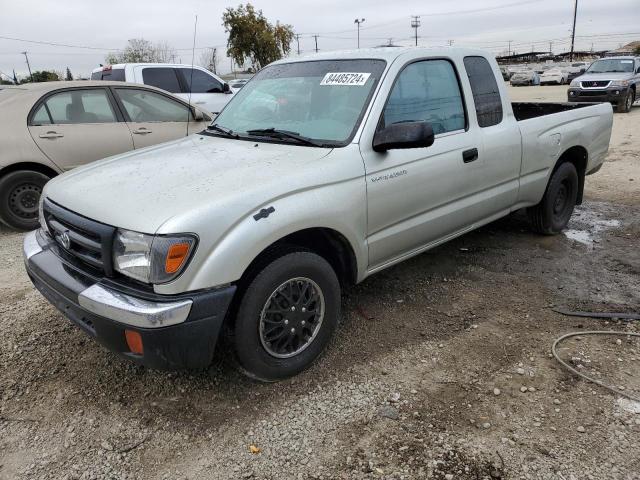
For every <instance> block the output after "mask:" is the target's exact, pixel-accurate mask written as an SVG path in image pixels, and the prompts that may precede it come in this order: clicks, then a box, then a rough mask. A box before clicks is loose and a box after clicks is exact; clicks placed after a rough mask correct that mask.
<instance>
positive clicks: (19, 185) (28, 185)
mask: <svg viewBox="0 0 640 480" xmlns="http://www.w3.org/2000/svg"><path fill="white" fill-rule="evenodd" d="M49 179H50V177H49V176H47V175H45V174H44V173H40V172H34V171H33V170H17V171H15V172H11V173H8V174H6V175H5V176H3V177H2V178H0V220H1V221H2V222H3V223H5V224H6V225H8V226H9V227H11V228H15V229H16V230H35V229H36V228H38V202H39V201H40V195H41V194H42V189H43V187H44V185H45V184H46V183H47V182H48V181H49Z"/></svg>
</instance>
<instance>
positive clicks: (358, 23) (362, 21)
mask: <svg viewBox="0 0 640 480" xmlns="http://www.w3.org/2000/svg"><path fill="white" fill-rule="evenodd" d="M353 23H355V24H357V25H358V48H360V24H361V23H364V18H361V19H358V18H356V19H355V20H354V21H353Z"/></svg>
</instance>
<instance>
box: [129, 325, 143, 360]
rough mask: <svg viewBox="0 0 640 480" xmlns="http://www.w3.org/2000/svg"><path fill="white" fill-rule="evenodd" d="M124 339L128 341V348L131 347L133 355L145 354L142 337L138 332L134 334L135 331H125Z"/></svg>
mask: <svg viewBox="0 0 640 480" xmlns="http://www.w3.org/2000/svg"><path fill="white" fill-rule="evenodd" d="M124 337H125V339H126V340H127V346H128V347H129V350H130V351H131V353H136V354H138V355H143V354H144V347H143V345H142V337H141V336H140V334H139V333H138V332H134V331H133V330H125V331H124Z"/></svg>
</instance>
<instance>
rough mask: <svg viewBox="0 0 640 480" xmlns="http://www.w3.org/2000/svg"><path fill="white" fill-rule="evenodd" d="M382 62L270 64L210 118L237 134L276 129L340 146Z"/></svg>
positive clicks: (352, 130) (354, 123)
mask: <svg viewBox="0 0 640 480" xmlns="http://www.w3.org/2000/svg"><path fill="white" fill-rule="evenodd" d="M384 68H385V62H384V61H383V60H323V61H310V62H295V63H285V64H281V65H272V66H269V67H266V68H265V69H263V70H261V71H260V72H259V73H258V74H256V75H255V76H254V77H253V79H251V82H249V83H247V84H246V85H245V86H244V87H243V88H242V90H240V91H239V92H238V93H237V94H236V96H235V97H234V98H233V99H232V100H231V101H230V102H229V104H228V105H227V106H226V107H225V109H224V110H223V111H222V113H220V115H219V116H218V117H217V118H216V122H215V123H216V125H217V126H219V127H222V128H225V129H228V130H231V131H233V133H235V134H237V135H240V136H241V137H242V136H245V135H248V136H252V135H253V136H261V135H259V134H255V133H253V134H252V133H247V132H251V131H257V130H266V129H275V130H286V131H288V132H294V133H296V134H298V135H301V136H303V137H306V138H309V139H312V140H315V141H317V142H318V143H321V144H323V146H324V145H326V146H343V145H346V144H347V143H348V142H349V141H350V140H351V138H352V136H353V135H354V134H355V131H356V128H357V127H358V124H359V123H360V120H361V118H362V115H363V114H364V110H365V107H366V106H367V104H368V103H369V100H370V99H371V95H372V94H373V91H374V89H375V86H376V85H377V83H378V81H379V80H380V76H381V75H382V72H383V71H384ZM281 140H282V141H291V140H292V139H291V138H289V139H284V138H283V139H281Z"/></svg>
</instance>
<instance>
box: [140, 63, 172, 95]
mask: <svg viewBox="0 0 640 480" xmlns="http://www.w3.org/2000/svg"><path fill="white" fill-rule="evenodd" d="M142 82H143V83H144V84H145V85H151V86H152V87H157V88H161V89H162V90H166V91H167V92H170V93H181V91H182V89H181V88H180V82H179V81H178V76H177V75H176V69H175V68H171V67H147V68H143V69H142Z"/></svg>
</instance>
